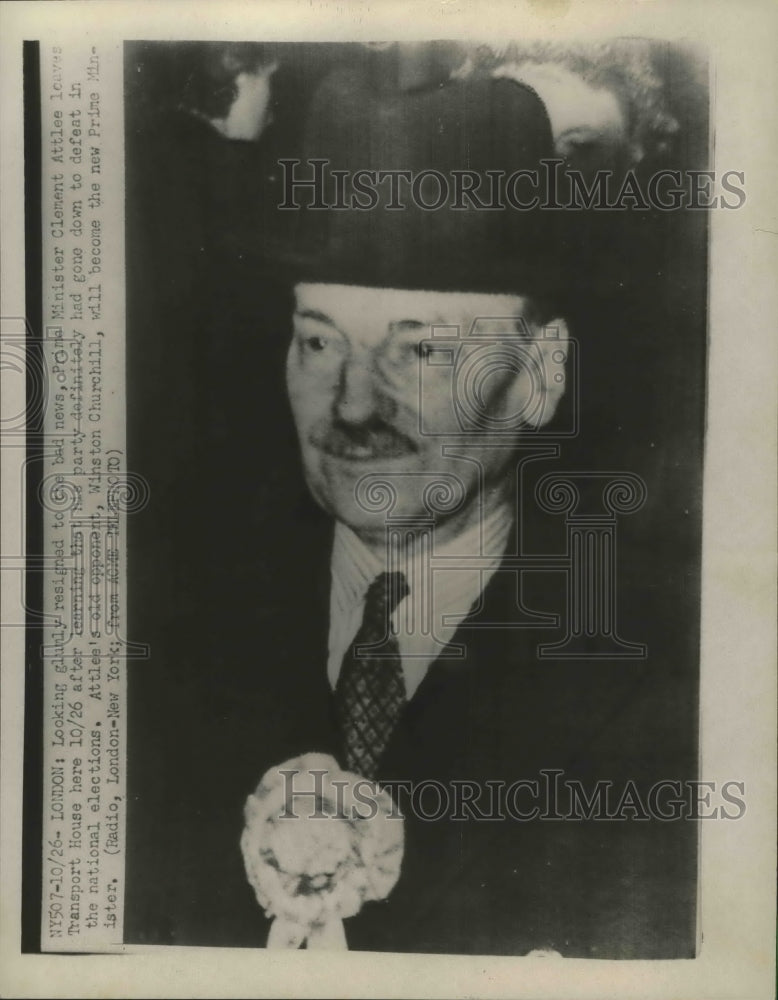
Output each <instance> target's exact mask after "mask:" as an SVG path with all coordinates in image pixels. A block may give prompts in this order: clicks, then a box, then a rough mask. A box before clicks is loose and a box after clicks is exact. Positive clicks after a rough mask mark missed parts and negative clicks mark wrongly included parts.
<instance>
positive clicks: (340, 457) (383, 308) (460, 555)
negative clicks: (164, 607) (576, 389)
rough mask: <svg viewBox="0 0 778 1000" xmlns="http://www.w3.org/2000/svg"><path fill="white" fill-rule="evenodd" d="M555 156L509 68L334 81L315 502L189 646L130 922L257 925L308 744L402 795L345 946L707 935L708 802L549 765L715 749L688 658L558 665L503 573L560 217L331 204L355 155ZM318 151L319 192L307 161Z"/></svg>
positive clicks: (375, 158)
mask: <svg viewBox="0 0 778 1000" xmlns="http://www.w3.org/2000/svg"><path fill="white" fill-rule="evenodd" d="M380 83H381V81H379V84H380ZM552 150H553V143H552V136H551V131H550V127H549V123H548V118H547V115H546V113H545V110H544V108H543V105H542V104H541V102H540V100H539V99H538V98H537V96H536V95H535V94H534V93H533V92H532V91H530V90H529V89H527V88H525V87H523V86H521V85H519V84H517V83H515V82H513V81H509V80H473V81H462V82H457V83H451V84H449V85H447V86H444V87H440V88H436V89H433V90H426V91H420V92H398V91H397V89H396V88H387V87H386V86H383V85H377V84H376V83H375V82H371V81H370V80H368V79H366V77H365V76H364V74H361V73H354V72H352V71H349V72H346V73H336V74H334V75H333V76H332V77H331V78H330V79H329V80H328V81H327V82H326V83H325V84H324V85H323V86H322V87H321V88H320V90H319V92H318V94H317V96H316V98H315V99H314V102H313V106H312V108H311V112H310V116H309V122H308V126H307V129H306V157H305V159H304V160H303V161H301V162H298V163H296V164H295V165H294V166H295V170H296V173H295V174H294V176H293V180H294V181H295V184H296V188H295V192H307V194H306V198H305V199H302V204H301V208H300V210H299V211H298V210H296V209H295V210H292V211H288V212H287V213H286V214H285V216H284V219H285V222H286V223H287V224H289V225H290V232H289V233H288V234H287V236H286V238H285V240H284V242H283V245H281V246H279V245H278V244H277V243H276V245H275V248H274V250H273V253H274V255H275V257H276V259H277V260H278V261H279V262H280V263H281V264H282V265H283V269H284V273H285V275H286V276H287V278H289V279H291V283H292V285H293V289H294V305H293V313H294V316H293V324H294V330H293V336H292V342H291V346H290V348H289V353H288V358H287V369H286V371H287V386H288V391H289V400H290V404H291V410H292V415H293V418H294V424H295V428H296V432H297V438H298V444H299V450H300V455H301V460H302V468H303V473H304V478H305V483H306V488H307V491H308V494H309V495H307V496H305V495H300V497H299V498H298V499H297V500H296V501H295V502H294V503H293V504H290V510H289V513H290V515H291V516H290V517H289V518H288V521H289V524H288V526H287V527H288V530H286V528H285V525H284V516H283V515H282V514H278V516H276V517H274V518H273V522H272V524H271V525H270V530H269V531H268V530H264V531H263V532H261V533H259V534H258V535H257V536H255V535H254V534H253V533H252V532H251V531H250V530H246V525H247V523H249V522H245V521H241V522H239V523H238V524H237V525H236V526H235V527H234V528H233V529H232V530H233V531H234V535H233V536H231V537H234V538H235V539H236V540H237V541H238V542H239V543H240V547H239V548H238V547H236V548H235V549H234V550H231V552H232V556H231V560H230V565H229V569H228V570H225V573H224V574H223V575H221V576H218V577H216V578H214V581H213V592H212V596H213V603H212V604H211V605H210V607H209V612H208V628H207V629H205V630H203V634H201V635H199V636H198V637H197V641H198V651H197V657H196V661H197V662H200V663H202V664H206V666H205V668H198V667H197V665H196V661H195V659H193V660H192V661H188V662H186V664H185V665H183V664H181V666H180V667H179V668H178V673H177V674H176V678H177V679H178V681H179V682H180V683H175V680H174V681H173V683H168V685H167V687H166V693H165V694H161V693H160V690H157V691H156V692H155V699H156V704H157V705H158V707H159V712H160V716H161V717H164V716H165V715H166V713H167V712H168V711H171V710H172V711H174V712H175V714H176V717H177V718H178V719H180V720H181V721H182V728H181V729H180V730H179V731H177V733H176V738H175V740H168V743H167V744H166V747H165V751H164V756H163V757H161V758H160V757H156V758H155V760H154V764H158V763H159V760H160V759H164V761H165V768H166V770H167V772H168V773H171V774H176V776H177V778H176V785H175V787H174V788H172V789H166V796H167V798H166V801H165V803H164V804H163V805H161V806H159V809H160V813H159V814H158V820H159V821H158V830H159V833H158V838H159V843H157V844H156V847H157V851H156V855H155V856H156V858H157V859H158V860H157V862H156V865H155V866H154V867H153V868H144V862H143V860H142V859H143V858H146V857H148V856H150V855H151V854H152V853H153V852H152V851H151V849H150V848H149V847H148V845H146V846H145V847H143V846H140V847H138V848H137V850H138V854H137V858H138V860H137V861H135V864H134V871H135V874H136V877H137V878H139V881H136V882H134V883H133V881H132V880H131V881H130V883H129V885H128V891H129V892H130V893H131V895H133V894H134V899H131V905H129V906H128V920H129V921H130V926H129V933H128V938H129V939H130V940H133V939H134V940H137V939H141V940H154V941H165V942H169V943H181V944H226V945H244V946H252V945H253V946H259V945H262V944H264V942H265V940H266V939H267V928H268V924H267V921H266V919H265V917H264V916H263V914H262V912H261V911H260V909H259V907H258V906H257V905H256V902H255V900H254V897H253V893H252V890H251V888H250V886H249V885H248V882H247V880H246V877H245V873H244V871H243V865H242V859H241V857H240V852H239V848H238V843H239V837H240V832H241V826H242V816H241V809H242V806H243V803H244V801H245V798H246V796H247V795H248V794H249V793H250V792H251V791H252V790H253V789H254V787H255V786H256V784H257V782H258V781H259V779H260V778H261V776H262V775H263V774H264V773H265V772H266V771H267V769H268V768H271V767H273V766H278V765H281V764H283V762H285V761H287V760H288V759H290V758H294V757H297V756H299V755H300V754H302V753H306V752H309V751H314V750H315V751H320V752H328V753H331V754H333V755H334V756H335V757H336V759H337V760H338V762H339V764H340V766H341V767H343V768H344V769H346V770H348V771H349V772H352V773H356V774H358V775H361V776H364V777H366V778H368V779H375V780H377V781H378V782H379V783H381V784H383V785H385V786H386V787H389V788H391V789H393V790H395V794H396V795H397V799H398V802H399V804H400V806H401V808H402V811H403V814H404V815H405V853H404V857H403V862H402V869H401V873H400V877H399V881H398V882H397V884H396V886H395V887H394V889H393V890H392V892H391V893H390V895H389V897H388V899H386V900H383V901H381V902H369V903H367V904H365V906H364V907H363V908H362V910H361V912H360V913H359V914H358V915H356V916H354V917H351V918H349V919H348V920H346V922H345V923H346V938H347V942H348V945H349V947H350V948H355V949H365V950H376V951H379V950H385V951H421V952H449V953H474V954H507V955H524V954H528V953H531V952H537V951H546V952H547V951H553V952H556V953H559V954H562V955H565V956H570V957H598V958H616V957H624V958H650V957H680V956H686V957H689V956H691V955H693V953H694V893H695V887H694V872H693V868H694V851H695V846H694V836H693V830H692V827H691V824H689V825H688V826H687V828H685V829H684V828H682V827H681V826H680V825H679V824H677V823H662V822H659V821H657V820H656V819H654V820H653V821H652V819H651V818H650V817H648V816H646V817H645V821H643V819H644V818H643V816H642V815H641V803H640V802H639V801H638V804H635V802H634V800H633V809H634V811H635V812H636V813H637V816H635V817H633V816H618V815H617V816H616V817H614V818H611V819H608V818H607V817H606V816H604V815H598V814H597V809H596V808H594V809H593V808H592V807H591V804H590V806H589V810H588V814H587V811H586V810H584V811H583V814H580V813H578V812H576V810H573V811H572V813H571V812H570V803H569V800H565V801H564V802H563V798H562V793H561V792H559V790H558V782H557V777H558V776H563V777H564V779H565V781H566V782H577V783H578V784H577V787H579V788H580V789H581V790H582V791H583V794H584V795H585V797H586V798H587V800H589V798H590V796H592V795H593V794H594V793H595V791H596V790H597V789H598V788H600V787H601V783H602V782H607V783H609V784H610V785H615V786H618V787H619V788H623V787H625V786H626V785H627V784H628V783H629V782H632V783H633V787H634V788H635V789H636V795H637V794H638V793H637V789H644V788H648V787H650V786H651V785H652V784H653V782H655V780H657V779H659V778H665V777H667V776H668V774H667V770H666V768H667V767H671V766H673V765H676V764H677V762H678V760H679V759H681V755H682V754H683V753H687V755H688V754H691V756H693V753H694V750H693V749H691V743H690V742H689V741H688V740H687V742H685V743H683V746H681V747H680V749H679V747H677V746H676V745H675V743H674V741H675V740H676V738H677V736H678V733H679V732H680V729H679V728H678V727H677V726H675V725H674V723H673V718H674V716H673V712H676V711H682V709H683V706H684V705H686V704H687V702H688V691H687V689H686V687H685V686H684V685H685V683H686V680H685V678H683V677H680V676H679V675H677V674H675V673H673V672H672V671H667V670H665V671H662V670H661V669H656V664H655V663H653V661H646V660H642V661H640V662H637V663H630V664H628V665H625V664H624V663H623V662H620V661H618V660H613V659H604V660H596V661H593V660H591V659H587V658H586V657H585V656H582V657H581V658H580V659H577V660H576V659H570V658H566V659H565V658H561V657H560V658H559V659H554V658H553V657H552V658H548V657H546V658H543V657H541V656H540V655H539V652H538V649H539V645H540V639H541V638H543V639H547V637H548V633H547V631H546V632H545V633H543V634H542V636H541V633H542V632H543V629H542V627H541V626H542V625H545V624H547V622H548V614H549V613H552V612H554V611H555V610H558V609H559V607H560V603H561V602H560V598H561V600H562V601H563V599H564V595H563V593H562V594H560V590H559V587H558V585H557V584H558V581H556V580H547V579H544V580H541V581H540V583H539V585H533V584H529V583H527V581H525V576H526V575H532V574H522V573H519V572H517V570H516V568H515V566H514V565H512V564H511V558H512V557H514V556H516V555H517V554H518V553H520V552H521V551H523V548H524V545H523V540H522V538H521V533H522V530H523V527H524V526H523V524H522V523H520V520H519V513H520V511H522V509H523V505H524V502H525V498H523V497H522V496H521V495H520V490H519V487H520V485H521V484H520V481H519V480H520V477H519V475H518V468H519V466H518V462H517V454H518V453H519V452H520V449H521V448H522V446H523V444H524V443H526V441H527V440H533V435H534V436H537V435H538V433H540V432H544V431H545V432H548V431H549V430H553V421H554V419H555V415H557V414H558V411H559V407H560V405H561V404H562V402H563V399H564V391H565V386H566V384H567V382H566V380H567V379H569V374H566V371H565V364H566V362H567V361H568V360H569V350H568V345H569V335H568V330H567V324H566V322H565V319H564V317H563V315H562V308H561V306H560V302H561V301H562V292H563V291H564V280H563V275H564V273H565V267H564V263H563V256H564V255H563V252H562V250H563V246H562V243H563V236H562V234H561V232H560V227H559V216H558V213H557V215H556V216H555V214H554V213H553V212H544V211H543V210H542V209H536V210H528V211H525V212H518V213H517V212H508V211H490V210H488V209H480V208H478V207H477V206H473V204H472V203H470V206H469V208H468V207H456V206H451V205H449V204H446V205H445V206H441V207H440V208H439V209H436V210H430V209H429V208H425V207H424V205H423V204H419V201H421V200H424V201H425V202H427V203H428V202H429V200H430V198H429V193H428V192H425V193H424V196H423V199H417V200H416V201H414V199H413V198H411V200H410V201H409V202H408V203H406V205H405V207H404V208H402V209H397V208H392V207H390V206H391V205H392V204H393V200H396V194H397V192H396V191H393V190H392V189H391V186H390V185H386V186H385V187H384V188H380V185H379V184H376V190H377V191H379V194H378V203H377V204H375V205H374V206H373V207H372V208H369V209H363V210H360V209H352V208H349V209H346V210H344V209H341V208H332V207H331V206H332V205H333V204H334V203H335V201H336V200H338V199H340V200H341V201H345V203H346V204H351V197H352V195H353V194H355V192H357V184H356V183H355V179H356V177H357V173H358V171H367V172H368V175H369V176H373V175H375V178H376V182H377V180H378V172H380V171H403V172H407V173H408V174H409V175H410V177H411V179H413V178H414V177H416V176H418V175H419V174H420V173H421V172H423V171H435V172H436V173H437V174H439V175H441V176H443V177H448V176H450V175H451V172H452V171H454V170H463V169H464V170H467V171H468V172H469V176H470V180H471V182H472V183H475V181H476V180H478V179H479V178H481V179H483V178H485V177H487V172H488V171H492V172H494V174H493V175H497V174H499V175H501V176H504V177H508V176H510V175H515V174H516V172H517V171H519V172H520V171H533V170H536V169H537V168H538V167H539V165H540V163H541V161H542V160H543V159H544V158H547V157H550V156H551V155H552ZM305 160H307V161H308V163H307V164H306V162H305ZM317 160H318V161H321V160H326V161H328V163H327V168H328V171H327V173H326V183H327V187H326V190H325V191H324V192H322V191H321V190H320V189H319V188H314V187H310V186H309V187H308V188H305V187H304V186H303V184H301V182H303V183H304V182H305V181H307V180H309V179H310V178H311V177H314V176H315V174H314V173H311V172H308V173H306V172H305V171H306V166H308V167H311V164H312V163H313V164H314V167H315V161H317ZM311 169H313V168H311ZM395 176H397V177H399V176H400V175H399V174H395ZM411 184H412V180H411ZM335 185H342V187H341V189H340V194H338V193H337V191H336V190H335V187H334V186H335ZM322 195H323V197H320V196H322ZM317 200H321V201H323V202H324V207H318V208H317V207H312V208H306V207H305V205H306V204H309V205H310V204H312V203H314V202H316V201H317ZM327 206H330V207H327ZM311 498H312V499H313V501H314V502H313V503H311ZM226 530H227V531H230V530H231V529H230V527H229V526H228V527H227V529H226ZM241 540H242V542H241ZM433 559H434V560H435V562H434V566H435V569H434V571H433V570H432V565H433V563H432V560H433ZM551 575H552V576H553V574H551ZM533 588H534V589H533ZM528 592H531V594H532V597H531V600H530V601H529V602H528V600H527V594H528ZM528 605H532V606H533V607H534V608H537V609H538V611H537V612H533V611H528ZM544 612H545V613H546V614H545V617H544V614H543V613H544ZM184 659H186V658H185V657H184V656H183V655H182V656H181V660H184ZM165 699H167V700H165ZM668 706H671V707H670V708H668ZM679 706H680V708H679ZM684 766H685V767H687V770H688V768H689V767H691V764H689V763H688V762H687V764H685V765H684ZM150 769H151V767H150ZM669 776H670V777H675V776H676V774H674V773H671V774H670V775H669ZM160 817H161V818H160ZM135 836H136V837H138V834H135ZM136 844H139V845H140V844H141V840H140V839H138V840H137V841H136ZM144 851H145V852H146V853H144ZM132 858H133V855H132V852H131V853H130V860H131V862H132ZM159 859H163V860H162V861H161V862H160V860H159ZM164 859H167V861H165V860H164ZM141 882H142V885H141V884H140V883H141ZM149 928H154V930H150V929H149Z"/></svg>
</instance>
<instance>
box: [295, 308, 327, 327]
mask: <svg viewBox="0 0 778 1000" xmlns="http://www.w3.org/2000/svg"><path fill="white" fill-rule="evenodd" d="M295 316H299V317H300V319H312V320H314V321H315V322H316V323H326V324H327V325H328V326H335V323H334V321H333V320H332V318H331V317H330V316H328V315H327V314H326V313H323V312H319V310H318V309H296V310H295Z"/></svg>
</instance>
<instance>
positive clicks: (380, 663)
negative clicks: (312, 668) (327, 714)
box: [335, 573, 409, 779]
mask: <svg viewBox="0 0 778 1000" xmlns="http://www.w3.org/2000/svg"><path fill="white" fill-rule="evenodd" d="M408 593H409V590H408V584H407V582H406V580H405V574H404V573H381V574H380V575H379V576H377V577H376V578H375V580H374V581H373V582H372V583H371V584H370V587H369V588H368V591H367V595H366V597H365V611H364V614H363V616H362V625H361V626H360V629H359V631H358V632H357V634H356V637H355V639H354V641H353V643H352V644H351V645H350V646H349V648H348V649H347V650H346V655H345V656H344V657H343V663H342V665H341V668H340V674H339V676H338V683H337V685H336V686H335V714H336V717H337V720H338V727H339V729H340V733H341V736H342V739H343V747H344V750H345V758H346V767H347V769H348V770H349V771H354V772H355V773H356V774H360V775H362V776H363V777H365V778H370V779H373V778H375V776H376V773H377V771H378V765H379V763H380V761H381V757H382V756H383V754H384V751H385V750H386V747H387V745H388V743H389V739H390V738H391V735H392V733H393V732H394V728H395V726H396V725H397V720H398V719H399V717H400V713H401V712H402V710H403V706H404V705H405V681H404V680H403V672H402V663H401V660H400V647H399V645H398V643H397V637H396V636H394V635H392V634H391V632H390V629H389V619H390V617H391V615H392V612H393V611H394V609H395V608H396V607H397V605H398V604H399V603H400V601H401V600H402V599H403V598H404V597H406V596H407V594H408ZM360 646H369V647H372V648H370V649H366V650H363V651H360V648H359V647H360ZM360 652H361V654H362V655H359V654H360Z"/></svg>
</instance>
